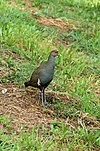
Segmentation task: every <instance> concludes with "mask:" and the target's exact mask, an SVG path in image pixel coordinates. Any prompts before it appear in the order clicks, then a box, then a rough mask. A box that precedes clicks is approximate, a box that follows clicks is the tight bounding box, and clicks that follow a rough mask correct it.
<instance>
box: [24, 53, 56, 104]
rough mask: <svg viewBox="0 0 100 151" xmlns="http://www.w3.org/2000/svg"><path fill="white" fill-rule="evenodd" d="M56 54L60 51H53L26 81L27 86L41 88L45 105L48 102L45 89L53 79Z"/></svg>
mask: <svg viewBox="0 0 100 151" xmlns="http://www.w3.org/2000/svg"><path fill="white" fill-rule="evenodd" d="M56 56H58V51H57V50H53V51H51V53H50V55H49V57H48V60H47V61H45V62H43V63H41V64H40V66H39V67H38V68H37V69H35V71H34V72H33V73H32V75H31V78H30V80H29V81H27V82H25V83H24V84H25V87H27V86H32V87H36V88H39V89H40V90H41V94H42V105H43V106H44V104H47V102H46V97H45V93H44V90H45V88H46V87H47V86H48V85H49V83H50V82H51V81H52V79H53V75H54V68H55V57H56Z"/></svg>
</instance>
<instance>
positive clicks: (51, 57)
mask: <svg viewBox="0 0 100 151" xmlns="http://www.w3.org/2000/svg"><path fill="white" fill-rule="evenodd" d="M48 62H49V63H50V64H51V65H53V66H55V57H54V56H51V55H50V56H49V58H48Z"/></svg>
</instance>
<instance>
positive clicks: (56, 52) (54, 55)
mask: <svg viewBox="0 0 100 151" xmlns="http://www.w3.org/2000/svg"><path fill="white" fill-rule="evenodd" d="M50 55H51V56H53V57H56V56H58V51H57V50H52V51H51V53H50Z"/></svg>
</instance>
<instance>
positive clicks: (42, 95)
mask: <svg viewBox="0 0 100 151" xmlns="http://www.w3.org/2000/svg"><path fill="white" fill-rule="evenodd" d="M41 97H42V106H45V105H44V89H42V90H41Z"/></svg>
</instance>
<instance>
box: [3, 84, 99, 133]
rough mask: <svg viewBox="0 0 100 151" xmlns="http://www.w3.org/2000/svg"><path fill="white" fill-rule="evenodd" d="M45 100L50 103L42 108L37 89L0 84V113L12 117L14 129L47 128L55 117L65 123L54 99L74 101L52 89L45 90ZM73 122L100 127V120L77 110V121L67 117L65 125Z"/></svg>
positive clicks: (67, 101) (70, 124) (77, 124)
mask: <svg viewBox="0 0 100 151" xmlns="http://www.w3.org/2000/svg"><path fill="white" fill-rule="evenodd" d="M46 95H47V100H49V101H50V102H49V103H51V105H49V106H47V107H45V108H43V107H42V106H41V100H40V93H39V90H37V89H31V88H28V89H25V88H21V87H20V86H18V85H14V84H10V83H8V84H3V83H1V84H0V115H7V116H8V117H10V119H12V123H11V124H12V126H13V128H14V129H15V131H17V132H19V131H20V129H21V128H25V129H30V128H32V127H33V126H34V125H35V126H38V125H40V126H42V124H44V126H45V127H47V128H49V127H50V123H52V121H53V120H54V119H55V118H56V119H57V120H59V121H61V122H63V123H65V122H66V118H62V117H59V116H58V115H57V112H56V111H55V109H54V108H53V106H54V105H53V103H54V102H55V100H56V101H57V100H62V102H63V103H65V102H66V103H69V102H70V101H73V103H74V104H75V103H76V101H78V100H74V99H72V98H70V97H69V96H67V95H65V94H57V93H55V92H53V91H51V92H50V91H47V92H46ZM73 123H74V125H75V126H76V127H77V126H79V125H81V126H84V123H85V124H87V125H89V128H96V129H98V128H99V127H100V122H99V121H97V120H96V119H94V118H92V117H89V116H88V115H87V114H84V113H82V112H79V117H78V118H77V121H74V120H73V119H69V121H68V123H67V126H70V127H71V128H73V126H72V125H73Z"/></svg>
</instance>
